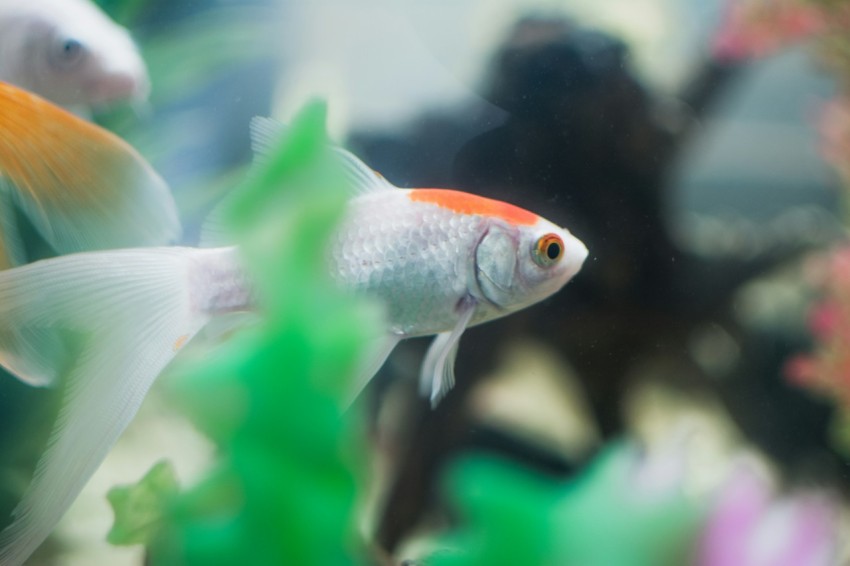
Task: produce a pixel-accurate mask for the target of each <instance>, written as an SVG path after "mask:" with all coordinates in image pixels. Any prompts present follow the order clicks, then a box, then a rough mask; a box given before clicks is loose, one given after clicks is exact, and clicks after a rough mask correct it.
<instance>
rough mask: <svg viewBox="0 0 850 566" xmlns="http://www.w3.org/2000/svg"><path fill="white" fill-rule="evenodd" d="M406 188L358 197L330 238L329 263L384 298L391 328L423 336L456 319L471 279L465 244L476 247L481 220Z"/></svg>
mask: <svg viewBox="0 0 850 566" xmlns="http://www.w3.org/2000/svg"><path fill="white" fill-rule="evenodd" d="M408 192H409V191H406V190H403V189H399V190H396V191H392V192H384V193H379V194H375V195H364V196H361V197H357V198H355V199H353V200H352V202H351V203H350V204H349V209H348V211H347V213H346V215H345V217H344V219H343V221H342V224H341V226H340V228H339V230H338V231H337V234H336V237H335V238H334V241H333V242H332V245H331V265H330V271H331V274H332V275H333V276H334V278H335V279H336V280H337V282H338V283H339V284H340V285H342V286H343V287H345V288H347V289H350V290H352V291H353V292H355V293H360V294H364V295H368V296H372V297H375V298H378V299H380V300H381V301H382V302H383V303H384V305H385V306H386V308H387V313H388V315H387V316H388V319H389V324H390V327H391V328H392V329H393V331H395V332H399V333H403V334H405V335H406V336H421V335H427V334H434V333H436V332H441V331H443V330H445V329H446V328H449V327H451V325H452V324H453V323H454V322H455V321H456V320H457V313H456V312H455V305H456V304H457V302H458V301H459V300H460V299H462V298H463V297H464V296H465V295H466V294H467V291H468V289H469V285H470V282H469V281H468V280H467V272H468V270H467V269H465V268H464V267H463V266H464V265H465V264H466V263H468V261H469V259H470V258H469V252H468V251H467V252H466V253H464V252H463V251H462V250H472V249H473V248H474V244H475V241H476V240H477V239H478V238H480V233H481V230H482V226H483V222H482V219H481V218H480V217H476V216H473V215H464V217H463V218H459V217H458V215H457V214H456V213H454V212H452V211H449V210H443V209H440V208H439V207H437V206H434V205H432V204H427V203H419V202H413V201H411V200H410V198H409V196H408ZM423 227H427V228H423Z"/></svg>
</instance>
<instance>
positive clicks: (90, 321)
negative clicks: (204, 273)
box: [0, 248, 206, 566]
mask: <svg viewBox="0 0 850 566" xmlns="http://www.w3.org/2000/svg"><path fill="white" fill-rule="evenodd" d="M195 253H197V251H196V250H189V249H186V248H153V249H147V250H141V249H139V250H122V251H116V252H93V253H85V254H75V255H69V256H62V257H57V258H53V259H49V260H45V261H40V262H36V263H33V264H29V265H25V266H23V267H19V268H15V269H9V270H6V271H2V272H0V363H4V364H5V363H6V362H8V361H9V360H12V363H10V364H9V366H8V369H10V370H12V371H16V370H23V371H28V372H30V373H29V374H28V375H26V376H19V377H21V378H22V379H25V380H27V381H28V382H39V380H41V381H56V380H61V382H62V385H63V389H62V391H63V398H62V406H61V408H60V412H59V416H58V418H57V419H56V422H55V423H54V424H53V429H52V431H51V433H50V439H49V441H48V448H47V450H46V451H45V453H44V454H43V455H42V456H41V458H40V459H39V461H38V464H37V466H36V471H35V475H34V476H33V479H32V481H31V483H30V485H29V487H28V488H27V489H26V491H25V492H24V494H23V497H22V498H21V501H20V503H19V504H18V506H17V507H16V508H15V510H14V511H13V517H14V520H13V521H12V523H11V524H10V525H9V526H8V527H6V529H4V530H3V531H2V532H0V564H2V565H3V566H15V565H19V564H22V563H23V562H24V561H25V560H26V559H27V557H28V556H29V555H30V554H31V553H32V552H33V551H34V550H35V549H36V548H37V547H38V546H39V545H40V544H41V543H42V541H44V539H45V538H46V537H47V536H48V535H49V534H50V532H51V531H52V530H53V528H54V527H55V526H56V523H58V522H59V519H60V518H61V517H62V515H64V513H65V511H67V509H68V507H70V506H71V503H73V501H74V499H75V498H76V497H77V495H78V494H79V492H80V491H81V490H82V488H83V486H84V485H85V484H86V482H88V480H89V478H90V477H91V476H92V474H93V473H94V472H95V470H97V468H98V466H100V463H101V462H102V461H103V459H104V458H105V457H106V454H107V453H108V452H109V449H110V448H111V447H112V445H113V444H114V443H115V441H116V440H117V439H118V437H119V436H120V434H121V433H122V431H123V430H124V429H125V428H126V426H127V425H128V423H129V422H130V421H131V420H132V418H133V416H134V415H135V414H136V411H137V410H138V408H139V406H140V405H141V402H142V399H144V397H145V394H146V392H147V390H148V388H149V387H150V386H151V384H152V383H153V381H154V380H155V379H156V377H157V376H158V375H159V374H160V372H161V371H162V370H163V368H164V367H165V366H166V365H167V364H168V363H169V362H170V361H171V359H172V358H173V357H174V355H175V354H176V352H177V351H178V350H179V349H180V348H181V347H182V346H183V345H184V344H185V343H186V341H188V340H189V339H190V338H191V337H192V336H193V335H194V334H195V333H197V331H198V330H200V328H201V327H202V326H203V325H204V324H205V322H206V315H205V314H202V313H198V312H197V311H196V310H195V309H194V307H193V303H192V300H191V290H190V289H189V283H190V281H192V277H191V270H192V268H193V259H192V258H193V254H195Z"/></svg>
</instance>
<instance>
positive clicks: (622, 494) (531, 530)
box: [425, 444, 705, 566]
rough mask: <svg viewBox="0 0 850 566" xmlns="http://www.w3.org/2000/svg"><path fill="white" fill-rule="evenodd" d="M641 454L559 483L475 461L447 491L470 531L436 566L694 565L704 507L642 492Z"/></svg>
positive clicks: (456, 471)
mask: <svg viewBox="0 0 850 566" xmlns="http://www.w3.org/2000/svg"><path fill="white" fill-rule="evenodd" d="M635 456H636V450H634V449H633V448H632V447H630V446H628V445H622V444H619V445H614V446H612V447H611V448H609V449H608V450H607V451H606V452H605V453H603V454H602V455H601V456H600V457H598V458H597V460H596V461H595V462H594V463H593V464H592V465H591V466H590V467H589V468H588V469H587V470H585V471H584V472H583V473H582V474H581V475H580V476H578V477H576V478H575V479H573V480H570V481H566V482H558V481H554V480H552V479H550V478H544V477H540V476H537V475H535V474H533V473H531V472H528V471H525V470H522V469H520V468H518V467H517V466H516V465H514V464H509V463H507V462H502V461H499V460H495V459H492V458H484V457H479V458H469V459H466V460H463V461H461V462H459V463H458V465H456V466H455V467H454V468H453V470H452V472H451V473H450V474H449V478H448V481H447V491H448V492H449V495H450V497H451V499H452V500H453V501H455V503H456V506H457V507H458V508H459V509H460V511H461V513H462V517H463V520H464V526H463V527H462V528H461V529H459V530H457V531H455V532H453V533H451V534H449V535H447V536H446V537H445V538H443V539H441V543H442V544H443V545H444V546H445V547H447V548H450V549H454V550H456V551H457V552H449V553H447V552H443V553H442V554H435V555H434V556H432V557H431V558H429V559H428V560H427V561H426V562H425V563H426V564H428V565H429V566H479V565H480V566H485V565H486V566H499V565H505V566H508V565H512V564H553V565H554V564H557V565H562V566H573V565H574V566H663V565H674V564H683V563H687V560H685V559H684V558H683V557H684V556H686V555H687V553H688V552H689V550H690V545H691V543H692V541H693V537H694V533H695V532H696V530H697V527H698V525H699V524H700V521H701V519H702V517H703V515H704V511H705V510H704V505H700V504H698V503H697V502H695V501H694V500H692V499H691V498H689V497H687V496H685V495H684V494H683V493H682V492H681V490H679V489H678V488H676V487H675V486H667V488H666V489H661V490H657V489H654V488H647V487H646V486H643V485H641V483H640V482H639V481H638V480H637V477H636V474H635V472H636V471H637V470H638V469H639V464H638V462H639V460H638V459H637V458H636V457H635Z"/></svg>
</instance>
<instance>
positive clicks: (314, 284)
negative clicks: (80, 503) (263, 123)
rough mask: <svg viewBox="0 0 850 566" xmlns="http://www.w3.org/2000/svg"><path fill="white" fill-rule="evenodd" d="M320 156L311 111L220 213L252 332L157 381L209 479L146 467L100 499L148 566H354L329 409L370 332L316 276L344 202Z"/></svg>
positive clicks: (344, 417)
mask: <svg viewBox="0 0 850 566" xmlns="http://www.w3.org/2000/svg"><path fill="white" fill-rule="evenodd" d="M326 143H327V142H326V140H325V136H324V111H323V108H322V107H320V106H317V105H313V106H310V107H308V108H307V109H306V110H305V111H304V112H303V113H302V114H301V115H300V117H299V118H298V119H297V120H296V121H295V122H294V123H293V125H292V127H291V130H290V131H289V132H288V134H287V135H286V136H285V139H284V140H283V142H282V144H281V145H280V147H279V148H278V150H277V151H273V152H272V154H271V155H270V156H269V158H268V160H267V162H265V163H264V164H263V165H262V166H259V167H258V168H257V170H256V171H255V172H254V174H252V175H251V176H250V178H249V180H248V182H247V183H246V184H245V185H243V186H242V187H240V189H239V190H238V191H237V192H236V193H234V195H233V198H231V199H229V201H228V205H227V209H226V210H225V211H224V213H223V219H224V222H223V223H224V225H225V226H226V227H227V228H228V232H230V233H231V234H232V237H233V239H234V241H236V242H238V243H239V245H240V247H241V249H242V251H243V257H244V264H245V267H246V269H247V271H248V272H249V273H250V274H251V276H252V282H254V284H255V293H256V296H257V302H258V304H259V310H260V311H261V317H260V318H261V320H260V321H259V322H258V323H256V324H255V325H253V326H252V327H250V328H247V329H244V330H242V331H240V332H238V333H236V334H235V335H233V336H232V337H231V338H230V339H228V340H227V341H226V342H225V343H224V344H222V345H220V346H219V347H217V348H215V349H214V350H213V351H212V352H211V353H210V354H209V355H208V356H206V357H205V359H204V360H203V361H202V362H198V363H193V364H191V368H190V369H188V370H184V371H183V372H181V374H182V375H178V376H175V377H174V379H173V380H172V381H171V384H172V387H171V391H172V393H173V397H174V398H175V399H176V400H177V403H178V405H179V406H180V407H181V408H182V409H183V410H184V411H185V412H186V413H187V414H188V415H189V416H190V418H191V419H192V421H193V422H194V423H195V424H196V426H197V427H198V428H199V429H200V430H201V431H202V432H203V433H204V434H205V435H207V436H208V437H209V438H210V440H212V442H213V443H214V444H215V446H216V447H217V449H218V453H219V455H220V457H219V460H218V463H217V464H216V465H215V467H214V468H213V469H212V470H210V471H209V473H208V474H207V475H206V476H205V477H204V478H203V479H202V480H201V481H200V482H199V483H197V484H196V485H194V486H191V487H188V488H186V489H183V490H177V489H176V488H175V486H174V483H173V482H171V481H169V477H168V472H167V470H166V469H165V468H160V469H155V470H153V471H152V472H151V473H150V474H149V475H148V476H147V477H146V478H145V479H143V480H142V481H141V482H140V483H139V484H138V485H136V486H133V487H122V488H116V490H113V492H112V493H111V495H110V501H111V502H112V504H113V507H114V509H115V514H116V524H115V527H114V528H113V531H112V534H111V536H110V539H111V540H113V541H115V542H116V543H128V544H130V543H139V542H142V543H144V544H146V545H147V548H148V552H149V557H150V562H151V563H152V564H198V565H201V564H203V565H204V566H209V565H215V564H222V565H224V564H228V565H229V564H238V563H242V562H244V560H245V559H246V558H248V557H250V560H251V563H254V564H346V563H352V562H354V561H355V558H353V557H356V554H357V546H358V545H357V541H356V538H355V536H354V530H353V523H354V521H353V516H354V503H355V499H356V495H357V494H356V484H355V477H356V470H357V458H356V455H357V454H360V453H362V450H361V446H360V443H359V441H358V435H357V431H358V430H359V428H358V426H357V421H356V416H355V415H354V414H351V413H344V412H343V411H342V408H341V407H342V405H343V403H342V402H341V399H342V398H343V396H344V391H345V390H346V384H347V380H348V378H349V376H350V375H351V374H352V373H353V371H354V369H355V367H356V365H357V364H358V363H359V360H360V356H361V351H362V349H363V347H364V344H365V342H366V341H367V340H369V339H370V338H371V337H372V335H373V334H375V333H376V329H377V328H378V326H379V325H378V320H377V317H376V316H375V311H374V310H372V309H370V308H369V307H368V306H364V305H362V304H360V303H358V302H356V301H355V300H354V299H352V298H351V297H349V296H347V295H345V294H344V293H342V292H341V291H339V290H337V289H336V288H335V286H334V285H333V283H332V282H331V281H330V278H329V276H328V274H327V270H326V266H325V247H326V244H327V240H328V236H329V235H330V233H331V231H332V229H333V227H334V225H335V222H336V221H337V219H338V217H339V215H340V214H341V213H342V210H343V206H344V202H345V189H344V182H343V181H342V176H341V174H340V173H339V171H338V170H337V169H336V165H335V164H334V163H333V161H332V160H331V159H329V156H328V155H327V153H326Z"/></svg>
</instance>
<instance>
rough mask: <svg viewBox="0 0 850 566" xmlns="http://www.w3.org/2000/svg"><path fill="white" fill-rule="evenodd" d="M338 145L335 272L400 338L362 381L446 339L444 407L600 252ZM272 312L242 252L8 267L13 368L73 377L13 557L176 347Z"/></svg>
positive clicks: (438, 351)
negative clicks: (505, 332)
mask: <svg viewBox="0 0 850 566" xmlns="http://www.w3.org/2000/svg"><path fill="white" fill-rule="evenodd" d="M274 129H275V128H274V126H272V125H271V123H270V122H269V121H265V120H258V121H255V123H254V124H253V133H254V138H255V147H257V148H258V149H259V150H261V151H262V150H263V149H264V148H265V147H266V146H267V145H268V143H269V142H270V141H271V140H272V139H274V138H275V137H276V133H275V132H274V131H273V130H274ZM333 151H334V152H335V154H336V156H337V157H338V158H339V160H340V161H341V163H342V166H343V169H344V170H345V172H346V174H347V176H348V178H349V180H350V182H351V185H352V188H353V193H352V196H351V198H350V200H349V203H348V207H347V210H346V212H345V214H344V217H343V220H342V222H341V224H340V226H339V227H338V228H337V231H336V234H335V236H334V238H333V241H332V244H331V246H330V250H329V262H328V267H329V270H330V273H331V274H332V276H333V277H334V278H335V279H336V281H337V282H338V283H339V284H340V285H341V286H342V287H343V288H346V289H349V290H351V291H352V292H354V293H357V294H362V295H369V296H374V297H377V298H378V299H380V300H381V301H383V302H384V303H385V304H386V306H387V313H388V328H387V337H386V339H385V340H384V342H383V343H382V344H381V345H380V347H376V349H375V355H374V358H373V363H372V364H371V365H370V367H369V368H367V369H366V370H365V371H364V373H363V377H362V378H361V379H360V380H359V381H358V383H357V384H356V385H357V387H358V389H359V388H360V387H362V386H363V385H365V383H366V382H367V381H368V379H369V378H371V376H372V374H373V373H374V372H375V371H376V370H377V369H378V368H379V367H380V365H381V364H382V363H383V362H384V360H385V359H386V357H387V356H388V355H389V353H390V352H391V350H392V349H393V347H394V346H395V345H396V344H397V343H398V341H399V340H402V339H404V338H407V337H411V336H421V335H429V334H436V335H437V338H436V339H435V340H434V342H433V345H432V346H431V349H430V351H429V352H428V355H427V357H426V359H425V362H424V364H423V368H422V374H421V375H422V384H423V388H424V389H427V391H428V393H429V395H430V397H431V399H432V402H437V400H439V398H440V397H441V396H442V395H443V394H445V393H446V391H448V389H449V388H450V387H451V385H452V383H453V381H454V371H453V366H454V358H455V354H456V352H457V346H458V342H459V340H460V338H461V335H462V334H463V332H464V330H465V329H466V328H467V327H468V326H470V325H473V324H478V323H482V322H485V321H488V320H492V319H494V318H497V317H500V316H504V315H506V314H509V313H511V312H514V311H516V310H519V309H522V308H524V307H526V306H529V305H531V304H533V303H535V302H538V301H540V300H542V299H544V298H545V297H547V296H549V295H551V294H552V293H554V292H556V291H557V290H559V289H560V288H561V287H562V286H563V285H564V284H565V283H566V282H567V281H568V280H569V279H570V278H571V277H572V276H573V275H575V274H576V273H577V272H578V270H579V269H580V267H581V265H582V262H583V261H584V259H585V257H586V255H587V250H586V248H585V247H584V245H583V244H582V243H581V242H580V241H579V240H578V239H576V238H575V237H574V236H573V235H572V234H570V232H569V231H568V230H566V229H564V228H560V227H558V226H556V225H554V224H552V223H551V222H549V221H547V220H545V219H543V218H541V217H539V216H537V215H536V214H534V213H531V212H528V211H525V210H523V209H520V208H517V207H515V206H512V205H510V204H507V203H503V202H499V201H494V200H490V199H486V198H482V197H478V196H475V195H471V194H467V193H463V192H459V191H453V190H446V189H399V188H396V187H394V186H393V185H391V184H390V183H389V182H388V181H386V180H385V179H384V178H383V177H381V176H379V175H377V174H376V173H374V172H373V171H372V170H371V169H369V168H368V167H367V166H366V165H365V164H363V163H362V162H361V161H360V160H358V159H357V158H356V157H355V156H353V155H352V154H350V153H349V152H347V151H344V150H341V149H334V150H333ZM256 307H257V305H255V301H254V294H253V291H252V286H251V283H250V280H249V277H248V275H247V274H246V273H245V271H244V270H243V268H242V266H241V264H240V258H239V251H238V249H237V248H235V247H218V248H207V249H203V248H181V247H162V248H138V249H130V250H114V251H101V252H89V253H80V254H73V255H68V256H62V257H57V258H53V259H48V260H44V261H39V262H36V263H33V264H30V265H26V266H23V267H19V268H15V269H10V270H7V271H4V272H0V364H2V365H4V366H5V367H7V368H8V369H10V370H11V371H13V372H14V373H15V374H16V375H17V376H18V377H19V378H20V379H22V380H23V381H25V382H28V383H31V384H51V383H56V382H57V381H59V380H62V381H64V382H66V383H67V384H68V390H69V394H68V396H67V398H66V399H65V402H64V404H63V406H62V409H61V412H60V415H59V418H58V420H57V423H56V425H55V426H54V430H53V431H52V435H51V439H50V442H49V447H48V449H47V451H46V452H45V454H44V455H43V456H42V459H41V460H40V461H39V463H38V467H37V470H36V474H35V477H34V478H33V480H32V483H31V485H30V486H29V488H28V489H27V490H26V492H25V494H24V496H23V498H22V500H21V502H20V504H19V505H18V507H17V508H16V510H15V512H14V517H15V519H14V522H13V523H12V524H11V525H10V526H9V527H7V528H6V529H5V530H4V531H3V532H2V533H0V564H2V565H4V566H14V565H18V564H21V563H22V562H23V561H24V560H26V558H27V557H28V556H29V555H30V554H31V553H32V552H33V551H34V550H35V548H36V547H37V546H38V545H39V544H41V542H42V541H43V540H44V539H45V538H46V537H47V535H48V534H49V533H50V531H51V530H52V529H53V527H54V526H55V524H56V523H57V522H58V521H59V519H60V518H61V517H62V515H63V514H64V513H65V511H66V510H67V508H68V507H69V506H70V505H71V503H72V502H73V500H74V499H75V498H76V496H77V495H78V493H79V492H80V490H81V489H82V487H83V486H84V485H85V483H86V482H87V481H88V479H89V478H90V477H91V475H92V474H93V473H94V471H95V470H96V469H97V467H98V466H99V465H100V463H101V461H102V460H103V458H104V457H105V456H106V454H107V452H108V451H109V449H110V448H111V446H112V444H113V443H114V442H115V441H116V440H117V438H118V436H119V435H120V434H121V432H122V431H123V430H124V428H125V427H126V426H127V424H128V423H129V422H130V420H131V419H132V418H133V416H134V415H135V413H136V411H137V410H138V408H139V406H140V404H141V402H142V399H143V398H144V396H145V394H146V392H147V390H148V388H149V387H150V386H151V384H152V383H153V381H154V379H155V378H156V377H157V376H158V375H159V374H160V372H161V371H162V370H163V368H164V367H165V366H166V365H167V364H168V363H169V361H170V360H171V359H172V358H173V357H174V356H175V354H176V353H177V352H178V351H179V350H180V349H181V348H182V347H183V346H184V345H185V344H186V343H187V342H188V341H189V340H191V339H192V338H193V337H194V335H195V334H196V333H197V332H198V331H199V330H200V329H201V328H203V327H204V326H205V325H206V324H207V323H208V322H209V321H210V320H212V319H213V318H215V317H218V316H221V315H224V314H227V313H232V312H234V311H252V310H254V309H255V308H256ZM64 329H72V330H73V334H74V336H75V341H74V342H73V344H69V343H67V342H64V341H63V338H62V334H61V333H62V332H63V331H64Z"/></svg>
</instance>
